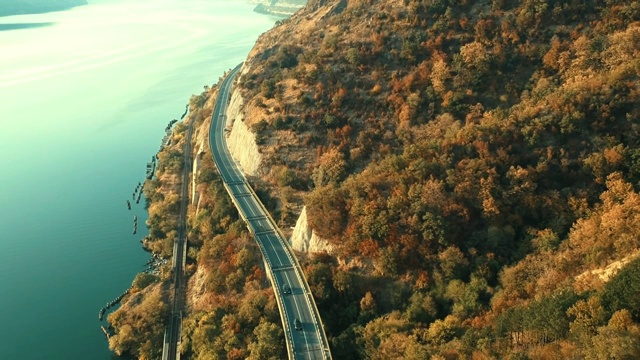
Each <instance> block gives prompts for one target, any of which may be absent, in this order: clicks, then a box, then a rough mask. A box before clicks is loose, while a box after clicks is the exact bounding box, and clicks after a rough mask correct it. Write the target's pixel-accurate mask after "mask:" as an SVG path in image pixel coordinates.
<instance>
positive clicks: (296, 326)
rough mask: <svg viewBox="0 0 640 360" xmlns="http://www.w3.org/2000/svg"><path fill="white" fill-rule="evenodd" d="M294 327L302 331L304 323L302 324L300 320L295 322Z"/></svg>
mask: <svg viewBox="0 0 640 360" xmlns="http://www.w3.org/2000/svg"><path fill="white" fill-rule="evenodd" d="M293 327H294V328H295V329H296V330H302V323H301V322H300V320H298V319H295V320H293Z"/></svg>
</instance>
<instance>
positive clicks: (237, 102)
mask: <svg viewBox="0 0 640 360" xmlns="http://www.w3.org/2000/svg"><path fill="white" fill-rule="evenodd" d="M242 106H243V99H242V96H241V95H240V92H239V91H234V92H233V94H232V95H231V102H230V103H229V108H227V128H231V134H230V135H229V137H228V138H227V144H228V145H229V151H230V152H231V156H233V158H234V159H235V160H236V161H238V163H239V164H240V168H241V170H242V171H243V172H244V173H245V174H246V175H252V176H253V175H256V174H257V173H258V170H259V169H260V163H261V162H262V156H261V155H260V152H258V145H256V135H255V134H254V133H253V132H252V131H251V130H250V129H249V126H247V124H246V123H245V122H244V113H243V112H242Z"/></svg>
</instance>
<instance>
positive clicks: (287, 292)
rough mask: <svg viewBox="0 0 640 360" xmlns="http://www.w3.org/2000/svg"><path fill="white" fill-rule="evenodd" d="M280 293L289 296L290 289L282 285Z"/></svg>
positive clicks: (287, 285)
mask: <svg viewBox="0 0 640 360" xmlns="http://www.w3.org/2000/svg"><path fill="white" fill-rule="evenodd" d="M282 292H283V293H285V294H287V295H288V294H291V287H290V286H289V284H284V285H282Z"/></svg>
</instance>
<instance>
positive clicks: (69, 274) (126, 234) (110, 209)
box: [0, 0, 276, 360]
mask: <svg viewBox="0 0 640 360" xmlns="http://www.w3.org/2000/svg"><path fill="white" fill-rule="evenodd" d="M89 2H90V4H89V5H87V6H81V7H78V8H74V9H72V10H68V11H62V12H55V13H47V14H37V15H22V16H12V17H2V18H0V287H1V289H2V290H1V291H0V315H1V316H0V359H22V360H30V359H47V360H50V359H110V358H112V357H114V356H113V355H112V354H111V353H110V352H109V350H108V349H107V342H106V339H105V338H104V335H103V334H102V332H101V330H100V324H101V323H100V322H99V321H98V311H99V309H100V308H101V307H102V306H104V305H105V303H106V302H108V301H110V300H112V299H113V298H115V297H116V296H118V295H119V294H120V293H122V291H124V290H125V289H126V288H127V287H129V286H130V285H131V280H132V279H133V277H134V276H135V274H136V273H137V272H139V271H141V270H143V269H144V263H145V262H146V260H147V259H148V258H149V254H147V253H145V252H144V251H142V250H141V247H140V243H139V241H140V239H141V238H142V237H143V236H144V235H145V234H146V228H145V227H144V226H139V228H138V233H137V234H136V235H132V226H133V225H132V221H133V220H132V218H133V215H134V214H136V215H137V216H138V219H139V222H140V224H141V225H142V224H144V221H145V220H146V218H147V216H146V212H145V211H144V207H143V206H142V202H141V204H139V205H136V204H135V203H133V209H132V210H127V207H126V200H127V199H131V195H132V192H133V190H134V189H135V186H136V184H137V183H138V182H139V181H143V180H144V175H145V164H146V162H148V161H149V160H150V158H151V156H152V155H153V154H155V152H156V151H157V150H158V148H159V146H160V139H161V137H162V135H164V127H165V126H166V124H167V123H168V122H169V121H170V120H171V119H173V118H179V117H180V116H181V115H182V113H183V111H184V107H185V105H186V104H187V102H188V100H189V97H190V95H191V94H196V93H200V92H201V91H202V90H203V86H204V85H211V84H213V83H216V82H217V81H218V78H219V77H220V76H222V74H223V72H224V71H225V70H227V69H229V68H232V67H233V66H235V65H236V64H238V63H239V62H241V61H242V60H243V59H244V58H245V57H246V55H247V53H248V52H249V50H250V49H251V47H252V46H253V44H254V42H255V40H256V39H257V37H258V36H259V35H260V34H261V33H262V32H264V31H266V30H268V29H269V28H270V27H272V25H273V24H274V22H275V20H276V19H275V18H273V17H269V16H265V15H260V14H257V13H254V12H253V11H252V9H253V5H250V4H248V3H247V2H245V1H243V0H227V1H221V0H100V1H98V0H94V1H91V0H89ZM103 324H104V323H103Z"/></svg>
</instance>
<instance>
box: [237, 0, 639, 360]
mask: <svg viewBox="0 0 640 360" xmlns="http://www.w3.org/2000/svg"><path fill="white" fill-rule="evenodd" d="M638 21H640V5H639V4H638V2H637V1H633V2H625V1H616V0H611V1H583V2H573V1H551V2H549V1H545V2H541V1H536V0H527V1H515V0H513V1H502V0H495V1H464V2H454V1H447V0H437V1H411V0H407V1H394V0H390V1H312V2H310V3H309V4H308V5H307V6H306V8H305V9H304V10H303V11H301V12H298V13H296V14H295V15H294V16H293V17H291V18H290V19H288V20H286V21H284V22H283V23H282V24H281V25H279V26H277V27H276V28H274V29H273V30H272V31H270V32H268V33H266V34H264V35H263V36H261V38H260V39H259V40H258V42H257V44H256V46H255V47H254V49H253V50H252V52H251V54H250V56H249V58H248V59H247V65H246V66H247V69H246V72H245V73H244V74H243V76H242V78H241V80H240V87H241V89H240V93H241V94H242V98H243V99H244V106H243V108H242V113H243V114H244V122H245V124H246V125H248V127H249V128H250V129H252V130H253V131H254V132H255V134H256V139H257V140H256V141H257V143H258V145H259V151H260V153H261V154H262V167H263V168H262V171H261V172H260V174H261V175H260V177H259V178H254V179H253V180H254V181H257V182H261V183H262V185H270V186H271V187H272V189H273V190H272V195H271V197H272V198H273V201H272V207H273V209H274V210H275V211H276V212H277V213H278V214H279V215H280V221H281V223H282V224H284V225H288V226H293V225H294V224H295V222H296V217H297V215H298V214H299V213H300V211H301V210H302V205H306V211H305V215H306V220H307V223H308V228H306V229H302V232H303V233H305V232H306V233H308V229H309V228H310V229H312V230H313V233H314V234H315V235H316V236H317V237H319V238H322V239H325V240H326V241H328V242H329V243H330V245H331V248H332V249H331V255H330V256H327V255H316V256H311V257H310V258H309V260H308V262H307V269H306V270H307V277H308V279H309V281H310V283H311V285H312V288H313V292H314V294H316V296H317V297H318V299H317V300H318V304H319V306H320V307H321V312H322V311H323V312H324V314H325V316H323V318H326V319H330V320H329V322H328V323H327V331H328V333H331V334H332V346H333V351H334V356H336V357H345V358H347V357H348V358H393V357H402V358H425V357H427V358H428V357H429V356H441V357H445V358H468V357H471V356H475V357H478V358H483V357H487V358H490V357H498V358H506V357H509V356H520V355H522V356H531V357H539V356H542V355H540V354H542V353H545V354H552V353H555V354H562V355H561V356H560V355H558V356H560V357H565V358H566V357H570V356H582V355H581V354H588V353H598V354H603V355H602V356H603V357H605V358H606V357H607V356H618V355H615V354H610V353H607V351H614V350H613V347H609V348H608V349H607V348H600V345H598V344H596V343H594V342H591V340H589V341H587V340H585V339H586V338H589V337H595V336H600V335H599V334H605V333H607V331H609V332H611V331H613V332H615V331H618V333H617V334H619V337H618V338H616V339H617V340H616V341H622V342H623V341H626V340H624V339H627V338H626V337H625V336H627V335H624V334H635V333H637V331H638V325H637V321H638V320H639V319H638V318H637V317H634V316H635V315H633V311H635V310H634V309H629V308H628V306H627V307H621V306H618V305H612V303H610V302H609V303H607V302H606V301H605V300H604V299H606V298H607V296H606V294H607V289H606V286H604V288H603V284H601V283H600V284H597V282H596V283H592V284H590V285H588V286H587V288H585V285H584V284H580V285H579V284H576V283H575V281H574V279H575V277H576V276H577V275H579V274H581V273H583V272H584V271H588V270H589V269H595V268H599V267H603V266H606V265H607V264H608V263H610V262H612V261H615V260H617V259H620V258H622V257H624V256H625V255H627V254H628V253H629V252H630V251H632V250H634V249H637V248H638V247H640V242H639V240H638V238H637V236H634V235H632V234H637V233H638V232H639V231H640V229H639V228H638V225H637V224H638V222H637V221H636V218H637V217H636V213H637V212H638V211H640V204H637V203H636V202H635V201H636V200H635V199H636V198H637V196H638V195H637V186H638V180H640V165H639V163H638V159H640V155H639V154H640V153H639V152H638V150H637V149H638V145H640V144H639V141H640V132H639V131H640V127H639V124H638V119H639V118H640V109H639V108H638V106H637V104H638V100H640V99H639V96H640V86H639V83H638V79H639V74H640V60H638V59H639V57H638V55H640V54H639V53H640V45H639V44H640V41H638V39H639V38H640V24H639V23H638ZM298 232H299V231H298ZM628 266H630V265H628ZM625 268H626V267H625ZM625 268H623V270H624V269H625ZM613 279H614V280H615V277H614V278H613ZM614 280H612V281H614ZM634 286H640V284H638V283H632V284H631V285H630V287H631V288H633V287H634ZM601 298H602V299H601ZM589 306H590V307H591V308H592V310H593V311H595V312H598V311H600V312H601V313H602V315H601V316H600V315H598V316H599V317H597V319H596V320H593V324H592V325H591V327H589V328H580V326H582V325H580V324H581V323H580V321H582V320H581V319H583V317H582V315H581V314H583V312H584V311H587V310H585V307H589ZM551 309H553V311H554V312H553V316H552V317H553V318H555V319H557V322H551V323H549V322H548V323H545V322H544V321H542V320H541V319H542V318H548V317H549V316H550V315H549V313H545V311H551ZM625 309H626V310H628V311H630V313H631V315H628V314H626V315H625V313H624V311H626V310H625ZM589 311H591V310H589ZM542 314H546V315H545V316H544V317H543V316H542ZM589 316H595V315H593V314H592V315H589ZM629 316H631V317H629ZM518 319H520V320H521V321H519V320H518ZM616 326H617V327H616ZM570 329H571V331H570ZM580 329H582V330H580ZM576 334H579V335H576ZM602 336H605V335H602ZM514 339H515V340H514ZM354 344H355V345H356V346H354ZM481 344H483V345H481ZM632 344H633V346H640V344H639V343H638V342H637V340H636V341H635V342H632ZM633 346H631V348H626V350H620V351H622V352H623V353H624V351H627V352H628V354H632V355H633V354H635V353H634V351H636V350H634V348H633ZM616 351H617V350H616ZM518 354H520V355H518ZM545 356H546V355H545ZM551 358H552V357H551Z"/></svg>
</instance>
